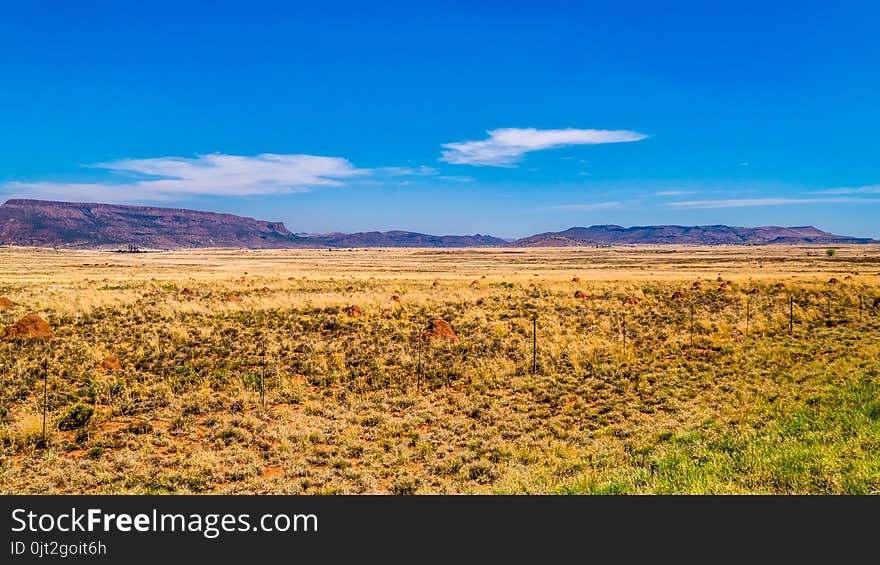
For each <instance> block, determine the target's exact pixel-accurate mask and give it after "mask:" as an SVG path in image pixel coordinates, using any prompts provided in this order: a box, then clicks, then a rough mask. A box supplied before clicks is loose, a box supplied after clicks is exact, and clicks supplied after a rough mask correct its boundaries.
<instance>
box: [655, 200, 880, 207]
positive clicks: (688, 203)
mask: <svg viewBox="0 0 880 565" xmlns="http://www.w3.org/2000/svg"><path fill="white" fill-rule="evenodd" d="M853 202H866V203H880V199H876V200H875V199H871V198H733V199H729V200H685V201H681V202H670V203H668V204H667V206H674V207H676V208H743V207H747V206H784V205H788V204H839V203H853Z"/></svg>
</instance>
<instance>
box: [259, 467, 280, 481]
mask: <svg viewBox="0 0 880 565" xmlns="http://www.w3.org/2000/svg"><path fill="white" fill-rule="evenodd" d="M283 475H284V469H282V468H281V467H266V470H265V471H263V474H262V475H260V477H262V478H263V479H265V480H267V481H268V480H271V479H274V478H276V477H281V476H283Z"/></svg>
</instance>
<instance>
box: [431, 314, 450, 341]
mask: <svg viewBox="0 0 880 565" xmlns="http://www.w3.org/2000/svg"><path fill="white" fill-rule="evenodd" d="M425 339H427V340H429V341H434V340H437V339H446V340H449V341H458V336H457V335H455V332H454V331H452V326H451V325H450V324H449V322H447V321H446V320H441V319H439V318H437V319H436V320H431V322H430V323H429V324H428V329H427V330H425Z"/></svg>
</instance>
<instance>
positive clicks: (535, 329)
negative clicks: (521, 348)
mask: <svg viewBox="0 0 880 565" xmlns="http://www.w3.org/2000/svg"><path fill="white" fill-rule="evenodd" d="M537 372H538V315H537V314H533V315H532V374H533V375H534V374H535V373H537Z"/></svg>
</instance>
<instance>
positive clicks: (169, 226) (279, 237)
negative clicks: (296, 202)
mask: <svg viewBox="0 0 880 565" xmlns="http://www.w3.org/2000/svg"><path fill="white" fill-rule="evenodd" d="M291 238H293V235H292V234H291V233H290V231H288V230H287V228H286V227H284V224H282V223H281V222H266V221H262V220H255V219H253V218H246V217H242V216H236V215H233V214H218V213H214V212H202V211H197V210H186V209H182V208H160V207H153V206H128V205H118V204H96V203H79V202H52V201H44V200H24V199H16V200H8V201H7V202H6V203H5V204H3V205H2V206H0V244H5V245H29V246H45V247H73V248H76V247H98V248H100V247H120V246H122V247H124V246H126V245H129V244H133V245H137V246H139V247H147V248H159V249H164V248H187V247H227V246H228V247H253V248H261V247H292V246H295V245H291V242H290V239H291Z"/></svg>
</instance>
